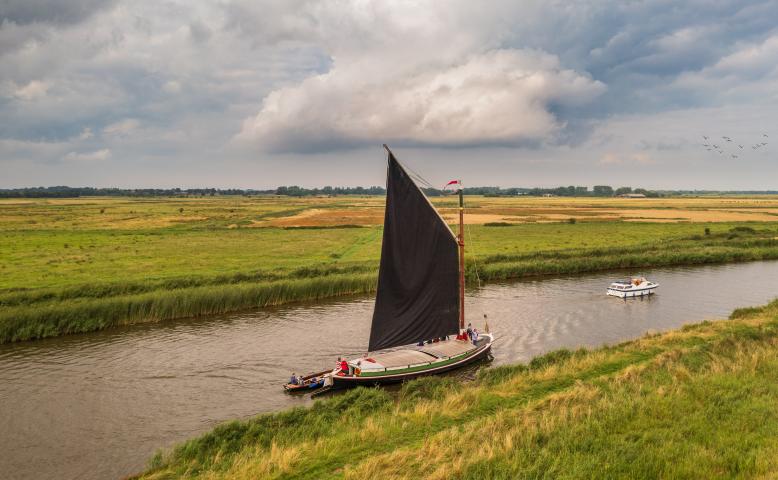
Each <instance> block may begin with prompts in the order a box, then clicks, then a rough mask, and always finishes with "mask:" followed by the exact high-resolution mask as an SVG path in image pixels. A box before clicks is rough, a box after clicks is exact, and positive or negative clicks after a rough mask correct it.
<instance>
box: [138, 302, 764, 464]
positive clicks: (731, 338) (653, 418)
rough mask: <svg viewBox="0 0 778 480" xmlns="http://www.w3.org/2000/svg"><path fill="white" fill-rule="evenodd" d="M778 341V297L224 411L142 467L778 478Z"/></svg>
mask: <svg viewBox="0 0 778 480" xmlns="http://www.w3.org/2000/svg"><path fill="white" fill-rule="evenodd" d="M776 347H778V301H774V302H772V303H771V304H769V305H767V306H765V307H761V308H750V309H742V310H738V311H736V312H734V313H733V315H732V317H731V319H730V320H725V321H717V322H704V323H701V324H697V325H690V326H687V327H684V328H682V329H681V330H678V331H672V332H668V333H665V334H659V335H647V336H645V337H643V338H641V339H638V340H634V341H630V342H626V343H623V344H620V345H616V346H613V347H603V348H599V349H596V350H591V351H590V350H583V349H582V350H578V351H568V350H561V351H557V352H552V353H550V354H548V355H545V356H542V357H539V358H536V359H534V360H533V361H532V362H530V363H529V364H528V365H513V366H503V367H497V368H492V369H488V370H482V371H481V372H480V373H481V374H480V375H479V378H478V379H477V380H476V381H474V382H470V383H465V384H462V383H460V382H458V381H455V380H452V379H449V378H440V377H438V378H429V379H423V380H419V381H414V382H411V383H408V384H406V385H404V386H403V388H402V389H401V391H400V392H399V393H398V394H397V395H394V396H393V395H391V394H390V393H387V392H386V391H385V390H381V389H365V388H358V389H355V390H352V391H349V392H348V393H346V394H343V395H339V396H335V397H333V398H331V399H327V400H323V401H318V402H316V403H315V404H314V405H313V406H312V407H311V408H296V409H292V410H288V411H284V412H280V413H275V414H267V415H260V416H258V417H256V418H254V419H251V420H248V421H242V422H237V421H236V422H231V423H227V424H224V425H221V426H219V427H217V428H216V429H214V430H213V431H211V432H209V433H207V434H205V435H203V436H201V437H199V438H196V439H193V440H190V441H188V442H186V443H184V444H182V445H179V446H178V447H175V448H174V449H173V450H172V451H169V452H165V453H159V454H158V455H156V456H155V457H154V459H152V461H151V463H150V467H149V470H148V471H147V472H146V473H144V474H142V475H141V478H145V479H168V478H209V479H216V478H231V479H233V478H235V479H243V478H245V479H248V478H311V479H314V478H315V479H321V478H341V477H345V478H355V479H356V478H359V479H365V478H418V476H419V474H420V472H423V476H424V477H425V478H437V479H446V478H458V479H459V478H463V479H479V478H498V479H499V478H504V479H512V478H537V477H544V478H546V477H550V478H592V477H599V478H601V477H608V478H614V477H616V478H712V477H747V478H752V477H762V478H773V477H775V476H776V475H778V409H776V405H778V348H776Z"/></svg>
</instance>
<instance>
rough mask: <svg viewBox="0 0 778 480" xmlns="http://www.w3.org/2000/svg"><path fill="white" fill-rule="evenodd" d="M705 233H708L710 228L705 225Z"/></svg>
mask: <svg viewBox="0 0 778 480" xmlns="http://www.w3.org/2000/svg"><path fill="white" fill-rule="evenodd" d="M705 235H710V228H708V227H705Z"/></svg>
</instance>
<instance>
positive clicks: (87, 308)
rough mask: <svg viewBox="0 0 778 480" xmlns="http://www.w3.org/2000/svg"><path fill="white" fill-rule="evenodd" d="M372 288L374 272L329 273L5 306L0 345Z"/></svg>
mask: <svg viewBox="0 0 778 480" xmlns="http://www.w3.org/2000/svg"><path fill="white" fill-rule="evenodd" d="M374 288H375V275H374V274H356V275H330V276H326V277H313V278H300V279H287V280H277V281H271V282H264V283H247V284H234V285H208V286H202V287H192V288H176V289H173V290H156V291H152V292H146V293H141V294H136V295H119V296H113V297H105V298H84V299H68V300H63V301H59V302H46V303H40V304H33V305H24V306H15V307H7V308H4V309H2V310H0V342H13V341H19V340H28V339H34V338H44V337H52V336H57V335H63V334H69V333H80V332H89V331H94V330H101V329H104V328H108V327H112V326H118V325H127V324H133V323H142V322H157V321H162V320H169V319H173V318H184V317H194V316H200V315H211V314H217V313H225V312H230V311H236V310H241V309H249V308H258V307H266V306H270V305H280V304H284V303H289V302H293V301H303V300H317V299H321V298H329V297H335V296H340V295H352V294H358V293H365V292H369V291H372V290H373V289H374Z"/></svg>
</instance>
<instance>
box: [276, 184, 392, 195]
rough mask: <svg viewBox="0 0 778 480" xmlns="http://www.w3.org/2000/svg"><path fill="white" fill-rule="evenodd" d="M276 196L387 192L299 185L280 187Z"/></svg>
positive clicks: (375, 193)
mask: <svg viewBox="0 0 778 480" xmlns="http://www.w3.org/2000/svg"><path fill="white" fill-rule="evenodd" d="M273 193H275V194H276V195H286V196H289V197H306V196H310V195H384V194H386V190H385V189H384V188H382V187H376V186H373V187H367V188H365V187H331V186H326V187H324V188H303V187H299V186H297V185H292V186H289V187H287V186H283V187H278V188H276V189H275V191H273Z"/></svg>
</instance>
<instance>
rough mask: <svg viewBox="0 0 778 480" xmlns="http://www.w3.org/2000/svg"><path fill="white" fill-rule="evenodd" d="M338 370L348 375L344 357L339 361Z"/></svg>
mask: <svg viewBox="0 0 778 480" xmlns="http://www.w3.org/2000/svg"><path fill="white" fill-rule="evenodd" d="M340 371H341V372H343V373H344V374H345V375H348V362H347V361H346V359H345V358H344V359H343V360H341V361H340Z"/></svg>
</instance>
